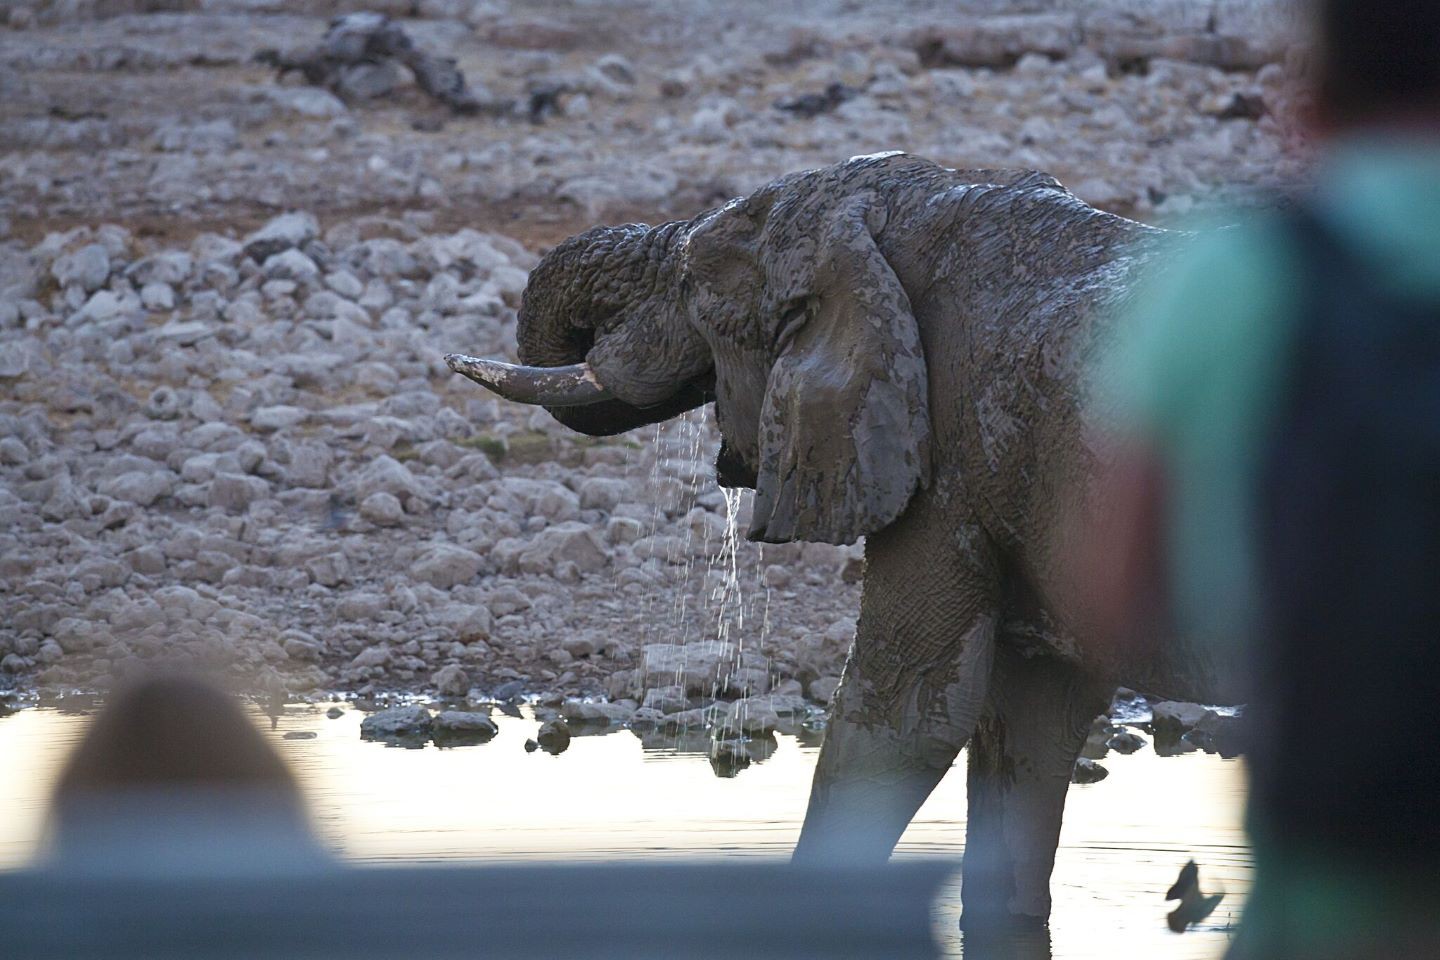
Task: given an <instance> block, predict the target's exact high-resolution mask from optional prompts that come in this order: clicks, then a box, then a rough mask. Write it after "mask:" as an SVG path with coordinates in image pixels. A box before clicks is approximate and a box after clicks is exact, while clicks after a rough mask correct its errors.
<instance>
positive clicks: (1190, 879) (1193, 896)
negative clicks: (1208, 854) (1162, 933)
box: [1165, 860, 1225, 933]
mask: <svg viewBox="0 0 1440 960" xmlns="http://www.w3.org/2000/svg"><path fill="white" fill-rule="evenodd" d="M1165 899H1166V900H1179V901H1180V906H1178V907H1176V908H1175V909H1174V910H1172V911H1170V914H1169V916H1167V917H1166V918H1165V919H1166V921H1167V922H1168V923H1169V924H1170V929H1171V930H1173V931H1174V932H1175V933H1184V932H1185V928H1186V927H1188V926H1190V924H1192V923H1199V922H1200V921H1201V920H1204V919H1205V918H1206V917H1208V916H1210V914H1212V913H1214V912H1215V907H1216V906H1217V905H1218V904H1219V903H1220V901H1221V900H1224V899H1225V894H1223V893H1217V894H1214V895H1213V896H1206V895H1205V894H1203V893H1201V892H1200V868H1199V867H1197V866H1196V865H1195V861H1194V860H1191V861H1190V862H1189V863H1187V864H1185V866H1183V867H1181V868H1180V876H1179V877H1178V878H1177V879H1176V880H1175V883H1174V884H1172V885H1171V887H1170V889H1169V890H1168V891H1166V893H1165Z"/></svg>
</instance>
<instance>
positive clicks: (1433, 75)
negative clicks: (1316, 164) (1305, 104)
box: [1311, 0, 1440, 131]
mask: <svg viewBox="0 0 1440 960" xmlns="http://www.w3.org/2000/svg"><path fill="white" fill-rule="evenodd" d="M1311 9H1312V19H1313V27H1314V31H1315V37H1314V42H1315V50H1314V53H1313V58H1312V61H1311V71H1312V83H1311V86H1312V92H1313V98H1314V104H1313V111H1314V119H1315V121H1316V123H1317V124H1318V125H1319V126H1320V127H1321V128H1322V129H1324V130H1327V131H1336V130H1344V129H1349V128H1354V127H1362V126H1372V125H1396V124H1400V125H1408V126H1416V125H1424V124H1433V125H1435V126H1436V127H1437V129H1440V3H1437V2H1436V0H1311Z"/></svg>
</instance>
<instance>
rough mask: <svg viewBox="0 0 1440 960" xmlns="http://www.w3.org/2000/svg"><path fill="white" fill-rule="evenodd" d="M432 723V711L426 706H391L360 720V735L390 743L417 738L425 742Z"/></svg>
mask: <svg viewBox="0 0 1440 960" xmlns="http://www.w3.org/2000/svg"><path fill="white" fill-rule="evenodd" d="M431 725H432V720H431V717H430V711H429V710H426V709H425V708H424V707H391V708H390V709H389V710H381V711H380V712H379V713H372V714H370V716H368V717H366V718H365V719H364V720H362V721H360V737H361V739H363V740H384V741H386V742H390V743H408V742H410V741H412V740H417V739H418V740H420V741H421V742H423V741H424V739H425V738H426V737H428V736H429V735H430V729H431Z"/></svg>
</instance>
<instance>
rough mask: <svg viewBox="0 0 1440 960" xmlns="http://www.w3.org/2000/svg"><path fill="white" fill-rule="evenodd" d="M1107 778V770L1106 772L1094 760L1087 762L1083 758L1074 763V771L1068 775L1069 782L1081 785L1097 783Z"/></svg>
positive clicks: (1108, 773) (1108, 772)
mask: <svg viewBox="0 0 1440 960" xmlns="http://www.w3.org/2000/svg"><path fill="white" fill-rule="evenodd" d="M1108 776H1110V771H1109V770H1106V769H1105V768H1104V767H1102V766H1100V764H1098V763H1096V762H1095V761H1094V760H1087V759H1086V758H1085V757H1081V758H1080V759H1079V760H1076V761H1075V769H1074V771H1073V772H1071V774H1070V782H1071V783H1082V784H1083V783H1099V782H1100V781H1101V780H1104V779H1105V778H1106V777H1108Z"/></svg>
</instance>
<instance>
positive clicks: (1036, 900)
mask: <svg viewBox="0 0 1440 960" xmlns="http://www.w3.org/2000/svg"><path fill="white" fill-rule="evenodd" d="M1107 695H1108V690H1106V689H1105V688H1104V686H1103V685H1101V684H1097V683H1096V682H1095V681H1093V680H1092V679H1090V678H1089V677H1087V676H1086V675H1085V674H1083V673H1082V672H1081V671H1080V670H1079V669H1078V668H1076V667H1075V666H1073V665H1071V664H1068V663H1065V662H1063V661H1060V660H1058V659H1054V658H1049V657H1030V658H1027V657H1024V656H1022V655H1020V654H1019V653H1017V652H1016V651H1015V650H1014V649H1012V648H1009V647H1005V646H1003V645H998V644H997V649H996V656H995V672H994V673H993V674H992V676H991V681H990V697H989V700H988V702H987V703H986V707H985V712H984V714H983V715H982V716H981V718H980V722H979V724H977V726H976V728H975V733H974V734H973V735H972V736H971V739H970V763H969V771H968V777H967V787H968V794H969V805H970V810H969V817H968V819H967V821H966V832H965V862H964V867H963V882H962V885H961V891H960V898H961V901H962V902H963V904H964V908H965V912H964V917H963V919H962V923H963V925H964V926H965V929H967V930H970V929H976V930H980V929H996V928H1001V929H1020V930H1024V929H1028V930H1035V929H1037V928H1039V927H1043V926H1044V925H1045V924H1046V923H1047V922H1048V921H1049V919H1050V873H1051V871H1052V870H1053V869H1054V866H1055V848H1056V847H1057V846H1058V845H1059V842H1060V821H1061V817H1062V816H1063V814H1064V812H1065V797H1066V794H1067V793H1068V791H1069V789H1070V773H1071V770H1072V768H1073V767H1074V765H1075V758H1076V757H1077V756H1079V754H1080V749H1081V747H1082V746H1084V743H1085V736H1086V733H1087V732H1088V731H1089V728H1090V722H1091V720H1093V719H1094V717H1095V716H1096V715H1097V714H1098V713H1099V712H1100V711H1101V710H1103V709H1104V706H1105V702H1106V698H1107Z"/></svg>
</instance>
